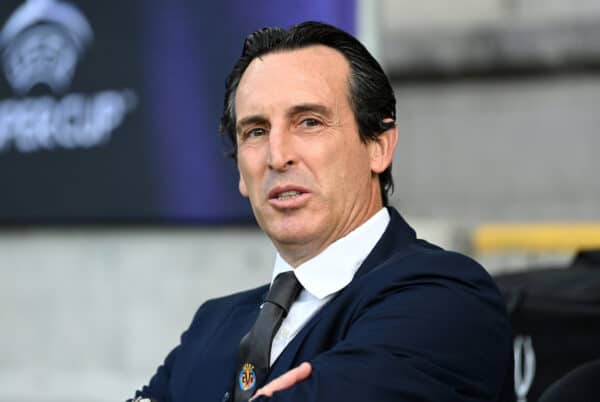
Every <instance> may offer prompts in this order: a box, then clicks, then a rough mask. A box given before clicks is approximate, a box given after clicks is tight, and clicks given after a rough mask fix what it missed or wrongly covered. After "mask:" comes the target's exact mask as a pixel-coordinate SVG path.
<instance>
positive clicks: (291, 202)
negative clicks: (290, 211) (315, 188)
mask: <svg viewBox="0 0 600 402" xmlns="http://www.w3.org/2000/svg"><path fill="white" fill-rule="evenodd" d="M309 195H310V192H309V191H308V190H307V189H306V188H303V187H299V186H293V185H288V186H279V187H275V188H274V189H272V190H271V191H270V192H269V203H270V204H271V205H273V206H274V207H276V208H298V207H301V206H302V205H303V204H304V203H305V202H306V200H307V199H308V197H309Z"/></svg>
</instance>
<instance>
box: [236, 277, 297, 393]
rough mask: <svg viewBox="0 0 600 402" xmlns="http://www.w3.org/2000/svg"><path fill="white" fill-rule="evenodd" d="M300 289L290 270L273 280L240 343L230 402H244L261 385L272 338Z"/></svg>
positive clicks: (269, 355) (267, 368)
mask: <svg viewBox="0 0 600 402" xmlns="http://www.w3.org/2000/svg"><path fill="white" fill-rule="evenodd" d="M301 289H302V285H300V282H298V279H296V275H295V274H294V272H293V271H287V272H282V273H281V274H279V275H277V277H276V278H275V280H274V281H273V284H272V285H271V289H270V290H269V293H268V294H267V298H266V299H265V302H264V303H263V305H262V307H261V310H260V312H259V313H258V318H257V319H256V322H255V323H254V326H253V327H252V329H251V330H250V332H248V333H247V334H246V335H245V336H244V337H243V338H242V340H241V342H240V351H239V356H238V365H237V369H238V370H237V373H236V377H235V382H234V388H233V389H234V391H233V394H234V402H242V401H247V400H248V399H250V397H251V396H252V395H253V394H254V392H256V390H257V389H258V388H259V387H261V386H262V385H264V384H263V383H264V381H265V379H266V378H267V375H268V374H269V368H270V365H269V360H270V359H271V342H272V340H273V336H274V335H275V333H276V332H277V330H278V329H279V326H280V325H281V321H283V319H284V318H285V316H286V315H287V313H288V311H289V309H290V306H291V305H292V303H293V302H294V300H295V299H296V298H297V297H298V294H299V293H300V290H301Z"/></svg>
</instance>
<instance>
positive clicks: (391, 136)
mask: <svg viewBox="0 0 600 402" xmlns="http://www.w3.org/2000/svg"><path fill="white" fill-rule="evenodd" d="M397 142H398V129H397V128H396V127H392V128H390V129H388V130H386V131H384V132H383V133H381V134H379V136H377V138H376V139H375V140H372V141H369V142H368V143H367V145H368V146H369V154H370V157H371V171H372V172H373V173H377V174H379V173H382V172H383V171H384V170H385V169H387V167H388V166H390V164H391V163H392V158H393V157H394V150H395V149H396V143H397Z"/></svg>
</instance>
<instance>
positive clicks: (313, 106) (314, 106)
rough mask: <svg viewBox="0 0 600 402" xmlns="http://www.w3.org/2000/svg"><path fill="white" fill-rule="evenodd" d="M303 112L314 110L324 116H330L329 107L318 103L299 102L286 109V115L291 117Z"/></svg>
mask: <svg viewBox="0 0 600 402" xmlns="http://www.w3.org/2000/svg"><path fill="white" fill-rule="evenodd" d="M303 112H315V113H319V114H322V115H323V116H325V117H329V116H331V109H329V108H328V107H327V106H323V105H321V104H318V103H301V104H299V105H295V106H292V107H291V108H289V109H288V111H287V113H286V114H287V116H288V117H291V116H295V115H297V114H299V113H303Z"/></svg>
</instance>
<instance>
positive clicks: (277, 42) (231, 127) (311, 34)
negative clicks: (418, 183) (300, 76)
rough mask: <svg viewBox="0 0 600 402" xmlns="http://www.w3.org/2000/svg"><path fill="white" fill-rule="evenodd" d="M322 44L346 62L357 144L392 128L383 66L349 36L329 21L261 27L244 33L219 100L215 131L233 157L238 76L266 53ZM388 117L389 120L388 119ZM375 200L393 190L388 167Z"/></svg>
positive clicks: (390, 101)
mask: <svg viewBox="0 0 600 402" xmlns="http://www.w3.org/2000/svg"><path fill="white" fill-rule="evenodd" d="M311 45H324V46H328V47H330V48H333V49H335V50H337V51H339V52H340V53H342V54H343V55H344V57H345V58H346V60H348V63H349V64H350V78H349V83H348V87H349V94H348V95H349V100H350V105H351V107H352V111H353V112H354V117H355V119H356V123H357V125H358V130H359V136H360V139H361V141H362V142H363V143H366V142H368V141H372V140H374V139H376V138H377V136H378V135H380V134H381V133H383V132H384V131H386V130H388V129H390V128H392V127H394V126H395V124H396V122H395V120H396V98H395V97H394V91H393V90H392V86H391V85H390V82H389V80H388V78H387V76H386V75H385V73H384V72H383V69H382V68H381V66H380V65H379V63H378V62H377V60H375V58H374V57H373V56H372V55H371V54H370V53H369V51H368V50H367V49H366V48H365V47H364V46H363V45H362V44H361V43H360V42H359V41H358V40H357V39H356V38H354V37H353V36H352V35H350V34H348V33H346V32H344V31H342V30H340V29H338V28H336V27H334V26H331V25H327V24H323V23H319V22H303V23H301V24H298V25H295V26H293V27H292V28H290V29H289V30H284V29H281V28H263V29H261V30H258V31H256V32H254V33H251V34H250V35H248V37H246V40H245V42H244V48H243V50H242V55H241V57H240V59H239V60H238V61H237V63H236V64H235V66H234V67H233V70H232V71H231V73H230V74H229V76H228V78H227V81H226V83H225V104H224V107H223V115H222V116H221V133H223V134H225V135H227V136H228V138H229V140H230V141H231V144H232V146H233V150H232V152H231V156H232V157H233V158H234V159H236V160H237V143H236V129H235V126H236V116H235V94H236V90H237V87H238V85H239V83H240V80H241V78H242V75H243V74H244V71H246V68H248V65H250V63H251V62H252V60H254V59H255V58H257V57H261V56H263V55H265V54H268V53H274V52H279V51H286V50H295V49H301V48H305V47H308V46H311ZM390 119H391V120H390ZM379 183H380V187H381V199H382V202H383V205H388V193H391V192H392V191H393V189H394V182H393V180H392V166H391V164H390V166H388V168H387V169H386V170H385V171H383V172H382V173H380V174H379Z"/></svg>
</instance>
